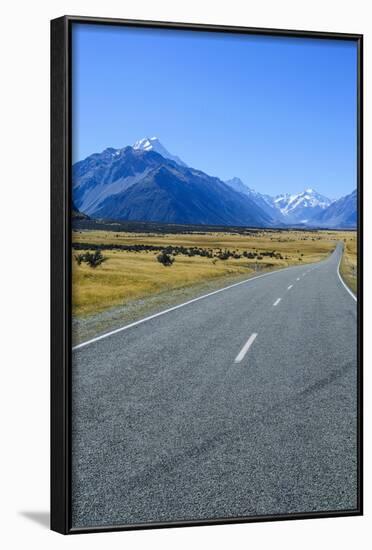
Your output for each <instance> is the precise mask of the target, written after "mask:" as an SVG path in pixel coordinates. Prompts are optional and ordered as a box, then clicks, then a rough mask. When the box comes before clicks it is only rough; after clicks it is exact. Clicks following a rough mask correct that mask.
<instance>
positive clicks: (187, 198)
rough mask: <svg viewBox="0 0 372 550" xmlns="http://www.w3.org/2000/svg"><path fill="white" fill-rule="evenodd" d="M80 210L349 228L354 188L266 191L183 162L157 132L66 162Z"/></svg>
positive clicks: (173, 219) (123, 216) (126, 216)
mask: <svg viewBox="0 0 372 550" xmlns="http://www.w3.org/2000/svg"><path fill="white" fill-rule="evenodd" d="M72 179H73V201H74V208H75V209H76V211H78V212H79V214H80V215H88V216H90V217H95V218H107V219H108V218H111V219H120V220H138V221H159V222H164V223H191V224H208V225H240V226H242V225H246V226H251V227H283V226H298V225H300V226H307V227H333V228H342V227H347V228H349V227H350V228H351V227H355V226H356V216H357V214H356V212H357V207H356V191H354V192H353V193H351V194H350V195H348V196H347V197H343V198H341V199H339V200H337V201H334V202H333V201H331V200H330V199H329V198H327V197H325V196H323V195H321V194H320V193H318V192H317V191H315V190H314V189H310V188H309V189H305V191H303V192H302V193H298V194H292V195H291V194H282V195H278V196H276V197H271V196H269V195H266V194H262V193H259V192H258V191H255V190H254V189H252V188H250V187H248V185H246V184H245V183H244V182H243V181H242V180H241V179H239V178H237V177H235V178H232V179H230V180H228V181H226V182H223V181H222V180H220V179H219V178H216V177H211V176H209V175H208V174H206V173H205V172H202V171H200V170H196V169H194V168H190V167H189V166H187V165H186V164H185V163H184V162H183V161H182V160H181V159H180V158H179V157H177V156H175V155H173V154H171V153H170V152H169V151H168V150H167V149H166V148H165V147H164V146H163V145H162V144H161V143H160V141H159V140H158V138H155V137H152V138H143V139H141V140H139V141H137V142H136V143H135V144H134V145H133V146H132V147H131V146H127V147H123V148H121V149H114V148H112V147H109V148H107V149H105V150H104V151H103V152H102V153H95V154H92V155H90V156H89V157H87V158H86V159H85V160H82V161H79V162H77V163H75V164H74V165H73V169H72Z"/></svg>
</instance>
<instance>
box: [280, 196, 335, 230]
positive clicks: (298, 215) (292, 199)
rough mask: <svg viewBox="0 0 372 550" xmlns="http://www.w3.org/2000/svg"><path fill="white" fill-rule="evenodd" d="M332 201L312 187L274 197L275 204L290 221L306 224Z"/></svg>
mask: <svg viewBox="0 0 372 550" xmlns="http://www.w3.org/2000/svg"><path fill="white" fill-rule="evenodd" d="M332 202H333V201H332V200H331V199H329V198H328V197H325V196H324V195H321V194H320V193H318V192H317V191H315V190H314V189H311V188H308V189H305V191H302V193H298V194H294V195H290V194H284V195H278V196H277V197H275V198H274V204H275V206H276V207H277V208H278V209H279V210H280V212H281V213H282V214H283V216H284V217H285V218H286V219H287V221H288V222H292V223H305V224H306V223H308V222H310V221H311V220H312V219H313V218H314V217H315V216H317V215H318V214H320V213H321V212H322V211H323V210H325V209H326V208H328V206H330V205H331V204H332Z"/></svg>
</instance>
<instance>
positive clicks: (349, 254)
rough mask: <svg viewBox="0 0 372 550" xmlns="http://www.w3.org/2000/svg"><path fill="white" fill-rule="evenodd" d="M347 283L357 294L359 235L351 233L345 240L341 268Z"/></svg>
mask: <svg viewBox="0 0 372 550" xmlns="http://www.w3.org/2000/svg"><path fill="white" fill-rule="evenodd" d="M340 271H341V275H342V277H343V279H344V281H345V283H346V284H347V285H348V286H349V287H350V288H351V290H352V291H353V292H355V293H356V292H357V234H356V232H352V233H349V234H348V235H347V236H346V237H345V238H344V253H343V256H342V260H341V266H340Z"/></svg>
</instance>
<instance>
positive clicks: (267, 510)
mask: <svg viewBox="0 0 372 550" xmlns="http://www.w3.org/2000/svg"><path fill="white" fill-rule="evenodd" d="M341 253H342V247H341V245H338V246H337V248H336V250H335V252H334V253H333V254H332V255H331V256H330V257H329V258H328V259H327V260H325V261H323V262H320V263H317V264H311V265H304V266H299V267H293V268H289V269H287V270H283V271H279V272H276V273H274V274H271V275H269V276H265V277H261V278H257V279H254V280H251V281H250V282H247V283H244V284H240V285H237V286H234V287H232V288H229V289H227V290H225V291H223V292H218V293H216V294H213V295H211V296H209V297H206V298H204V299H202V300H199V301H195V302H192V303H190V304H188V305H186V306H185V307H181V308H179V309H175V310H173V311H170V312H168V313H166V314H164V315H161V316H158V317H155V318H153V319H150V320H148V321H146V322H144V323H141V324H139V325H136V326H133V327H131V328H129V329H127V330H124V331H121V332H118V333H116V334H113V335H111V336H108V337H106V338H103V339H101V340H98V341H96V342H92V343H90V344H89V345H87V346H84V347H81V348H79V349H76V350H74V352H73V408H72V412H73V433H72V450H73V461H72V466H73V467H72V477H73V484H72V488H73V491H72V495H73V514H72V520H73V526H74V527H82V526H97V525H98V526H102V525H111V524H115V523H119V524H128V523H142V522H154V521H180V520H195V519H207V518H221V517H236V516H251V515H262V514H281V513H291V512H298V513H301V512H312V511H335V510H347V509H355V508H356V507H357V502H356V498H357V495H356V479H357V462H356V458H357V457H356V436H357V429H356V425H357V424H356V423H357V386H356V374H357V371H356V365H357V324H356V301H355V300H354V299H353V297H352V296H351V295H350V294H349V293H348V292H347V291H346V289H345V288H344V286H343V285H342V283H341V281H340V279H339V277H338V274H337V266H338V262H339V259H340V257H341ZM279 299H280V300H279Z"/></svg>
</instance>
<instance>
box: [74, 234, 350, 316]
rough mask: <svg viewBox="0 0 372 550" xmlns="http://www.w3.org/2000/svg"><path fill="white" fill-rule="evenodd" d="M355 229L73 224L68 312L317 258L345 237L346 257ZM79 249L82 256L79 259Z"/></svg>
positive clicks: (95, 310) (223, 281)
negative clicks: (118, 228) (176, 229)
mask: <svg viewBox="0 0 372 550" xmlns="http://www.w3.org/2000/svg"><path fill="white" fill-rule="evenodd" d="M354 235H355V234H353V233H347V232H337V231H281V230H278V231H270V230H267V231H263V230H262V231H261V230H259V231H252V230H250V231H247V232H236V233H233V232H216V231H211V232H204V231H194V232H180V233H178V234H177V233H170V234H167V233H155V232H154V233H151V232H150V233H145V232H124V231H122V232H118V233H115V232H113V231H102V230H93V231H92V230H75V231H73V235H72V240H73V251H72V254H73V257H75V259H76V261H73V314H74V316H76V317H82V316H83V317H84V316H87V315H90V314H95V313H98V312H101V311H104V310H106V309H108V308H112V307H114V306H118V305H125V304H129V303H133V302H134V301H136V300H145V299H146V298H148V297H150V296H154V295H160V294H161V293H165V294H167V293H171V292H172V291H173V290H175V291H176V290H178V289H182V288H190V287H193V286H196V285H198V284H201V283H205V282H208V281H216V282H218V284H220V285H221V286H223V285H224V284H228V282H229V281H230V280H239V279H243V278H246V277H249V276H254V275H255V274H256V273H261V272H264V271H269V270H273V269H279V268H283V267H288V266H291V265H301V264H302V263H310V262H316V261H319V260H321V259H323V258H325V257H326V256H327V255H328V254H329V253H330V252H331V251H332V250H333V249H334V248H335V246H336V243H337V242H338V241H340V240H343V239H346V244H347V245H349V246H348V247H347V250H349V249H350V252H349V254H350V258H351V255H352V246H353V245H352V239H353V237H354ZM354 238H355V237H354ZM94 255H98V262H99V264H98V265H95V266H94V269H92V267H91V266H90V265H91V264H90V263H89V261H86V258H89V257H92V256H94ZM80 256H83V257H85V260H83V259H82V260H81V261H78V259H77V258H79V257H80ZM102 258H103V260H102V261H100V260H101V259H102ZM347 261H349V260H347ZM350 261H351V259H350ZM345 262H346V260H345ZM345 265H346V263H345ZM348 265H349V264H348ZM347 269H348V272H350V269H349V267H348V268H347ZM345 277H346V275H345ZM348 284H349V283H348Z"/></svg>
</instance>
